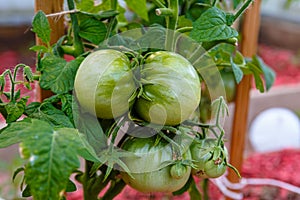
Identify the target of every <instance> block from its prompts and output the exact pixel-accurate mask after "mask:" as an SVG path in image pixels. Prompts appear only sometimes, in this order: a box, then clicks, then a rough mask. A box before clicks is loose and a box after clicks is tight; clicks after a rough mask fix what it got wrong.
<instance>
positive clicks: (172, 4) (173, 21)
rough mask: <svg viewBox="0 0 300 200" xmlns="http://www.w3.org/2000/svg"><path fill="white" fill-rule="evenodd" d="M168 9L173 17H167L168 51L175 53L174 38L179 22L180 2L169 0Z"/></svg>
mask: <svg viewBox="0 0 300 200" xmlns="http://www.w3.org/2000/svg"><path fill="white" fill-rule="evenodd" d="M168 8H169V9H171V10H172V12H173V15H171V16H166V27H167V33H166V44H165V46H166V50H168V51H174V37H175V30H176V26H177V21H178V11H179V2H178V0H168Z"/></svg>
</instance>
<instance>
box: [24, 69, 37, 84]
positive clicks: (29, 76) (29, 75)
mask: <svg viewBox="0 0 300 200" xmlns="http://www.w3.org/2000/svg"><path fill="white" fill-rule="evenodd" d="M23 74H24V76H25V78H26V80H27V81H28V82H33V81H34V79H33V73H32V70H31V68H30V67H29V66H26V67H24V69H23Z"/></svg>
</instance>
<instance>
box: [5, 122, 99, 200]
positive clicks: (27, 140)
mask: <svg viewBox="0 0 300 200" xmlns="http://www.w3.org/2000/svg"><path fill="white" fill-rule="evenodd" d="M3 139H5V140H4V143H3V142H2V141H3ZM0 141H1V142H0V144H1V145H2V146H7V145H11V144H13V143H16V142H21V144H20V147H21V148H20V149H21V152H20V153H21V154H22V156H23V158H24V159H25V160H27V161H28V162H27V163H26V165H25V169H24V172H25V182H26V184H27V187H26V188H27V189H26V188H25V190H24V191H23V195H25V194H28V195H30V194H32V195H33V198H34V199H37V200H39V199H42V200H43V199H59V196H60V195H61V194H62V192H63V191H66V190H67V188H68V185H69V189H70V188H72V187H70V183H69V177H70V175H71V173H72V172H73V171H74V170H75V169H77V168H78V167H79V166H80V162H79V159H78V155H81V154H84V155H88V156H87V157H85V158H88V159H90V160H92V161H94V162H96V161H97V162H99V160H98V158H97V156H96V153H95V152H94V151H93V149H92V147H91V146H89V145H88V143H87V141H86V140H85V137H84V136H83V135H82V134H81V133H79V132H78V130H76V129H72V128H53V127H52V126H51V125H50V124H49V123H47V122H44V121H41V120H36V119H32V120H31V121H29V120H26V121H22V122H14V123H12V124H11V125H9V126H8V127H7V128H5V129H4V130H3V131H2V132H1V134H0ZM8 141H9V142H8ZM83 152H88V154H87V153H83ZM25 191H26V192H25ZM28 195H26V196H28Z"/></svg>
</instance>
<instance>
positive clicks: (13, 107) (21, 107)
mask: <svg viewBox="0 0 300 200" xmlns="http://www.w3.org/2000/svg"><path fill="white" fill-rule="evenodd" d="M27 100H28V98H27V97H23V98H21V99H20V100H19V101H17V102H9V103H8V104H6V105H5V106H4V107H5V109H6V112H7V116H6V122H7V123H11V122H14V121H16V120H18V119H19V118H20V117H21V116H22V115H23V113H24V111H25V107H26V103H27Z"/></svg>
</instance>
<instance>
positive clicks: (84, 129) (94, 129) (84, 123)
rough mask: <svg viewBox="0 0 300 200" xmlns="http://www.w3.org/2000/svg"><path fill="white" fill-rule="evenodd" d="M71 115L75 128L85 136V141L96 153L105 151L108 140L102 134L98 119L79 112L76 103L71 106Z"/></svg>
mask: <svg viewBox="0 0 300 200" xmlns="http://www.w3.org/2000/svg"><path fill="white" fill-rule="evenodd" d="M73 113H74V123H75V126H76V128H77V129H78V130H79V131H80V132H81V133H83V134H84V135H85V136H86V139H87V141H88V142H89V144H90V145H91V146H92V147H93V149H94V150H95V151H96V153H99V152H101V151H102V150H103V149H106V148H107V139H108V138H107V137H106V135H105V134H104V131H103V129H102V127H101V125H100V123H99V121H98V119H97V118H96V117H95V116H93V115H90V114H88V113H83V112H81V111H80V107H79V106H78V103H77V102H74V104H73Z"/></svg>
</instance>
